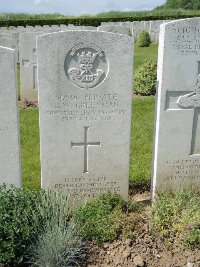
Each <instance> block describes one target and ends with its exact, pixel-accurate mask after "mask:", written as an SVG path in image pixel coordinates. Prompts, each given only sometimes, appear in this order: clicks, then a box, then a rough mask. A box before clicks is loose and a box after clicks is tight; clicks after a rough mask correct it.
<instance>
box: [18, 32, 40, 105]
mask: <svg viewBox="0 0 200 267" xmlns="http://www.w3.org/2000/svg"><path fill="white" fill-rule="evenodd" d="M41 34H42V32H26V33H20V35H19V57H20V97H21V100H22V101H24V100H28V101H37V100H38V87H37V54H36V36H38V35H41Z"/></svg>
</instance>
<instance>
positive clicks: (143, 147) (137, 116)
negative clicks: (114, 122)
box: [130, 97, 155, 184]
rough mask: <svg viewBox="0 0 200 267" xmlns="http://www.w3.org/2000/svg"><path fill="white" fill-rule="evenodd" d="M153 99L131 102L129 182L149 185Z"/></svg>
mask: <svg viewBox="0 0 200 267" xmlns="http://www.w3.org/2000/svg"><path fill="white" fill-rule="evenodd" d="M154 105H155V98H154V97H136V98H135V99H134V100H133V111H132V125H131V127H132V130H131V154H130V182H131V183H132V184H140V183H145V184H146V183H150V180H151V164H152V144H153V126H154Z"/></svg>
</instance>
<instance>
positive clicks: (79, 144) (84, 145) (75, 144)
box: [71, 126, 101, 173]
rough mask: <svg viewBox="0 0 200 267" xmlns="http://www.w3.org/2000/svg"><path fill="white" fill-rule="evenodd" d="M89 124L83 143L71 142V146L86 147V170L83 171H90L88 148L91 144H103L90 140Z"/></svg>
mask: <svg viewBox="0 0 200 267" xmlns="http://www.w3.org/2000/svg"><path fill="white" fill-rule="evenodd" d="M89 128H90V127H89V126H85V127H84V141H83V143H74V142H71V147H72V148H73V147H83V149H84V171H83V173H87V172H88V148H89V146H101V143H100V142H88V130H89Z"/></svg>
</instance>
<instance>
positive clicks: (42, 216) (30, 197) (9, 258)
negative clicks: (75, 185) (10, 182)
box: [0, 185, 84, 267]
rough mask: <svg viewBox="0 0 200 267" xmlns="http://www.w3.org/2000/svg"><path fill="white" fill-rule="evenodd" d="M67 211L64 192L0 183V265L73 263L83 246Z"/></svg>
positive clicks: (55, 265)
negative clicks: (19, 187) (8, 186)
mask: <svg viewBox="0 0 200 267" xmlns="http://www.w3.org/2000/svg"><path fill="white" fill-rule="evenodd" d="M69 214H70V210H69V207H68V201H67V196H66V195H62V194H59V193H53V192H50V191H49V192H46V191H44V190H37V191H36V190H34V191H33V190H30V189H18V188H15V187H10V188H7V187H6V186H5V185H3V186H0V265H1V264H3V265H4V266H19V265H20V266H21V265H22V264H24V263H26V262H27V261H28V260H30V259H31V261H32V263H33V264H34V265H35V266H40V267H41V266H48V264H50V263H54V264H53V265H49V266H54V267H60V266H64V265H61V262H71V263H73V264H75V263H77V262H78V260H79V258H80V257H83V250H84V247H83V242H82V240H81V238H80V237H79V235H78V231H77V229H76V228H75V226H74V225H73V222H68V220H69ZM72 226H73V227H72ZM51 238H52V240H50V239H51ZM56 238H57V239H56ZM50 241H51V242H50ZM47 245H48V247H47ZM50 250H51V253H50ZM33 251H34V252H35V253H34V257H33V255H32V252H33ZM39 252H41V254H40V253H39ZM47 253H48V254H47ZM57 257H59V259H58V258H57ZM45 260H46V261H45ZM37 263H39V264H38V265H37ZM43 263H45V264H44V265H42V264H43ZM67 266H69V265H67ZM71 266H76V265H71Z"/></svg>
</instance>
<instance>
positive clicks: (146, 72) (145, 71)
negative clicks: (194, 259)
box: [134, 60, 157, 96]
mask: <svg viewBox="0 0 200 267" xmlns="http://www.w3.org/2000/svg"><path fill="white" fill-rule="evenodd" d="M156 80H157V63H156V61H154V60H147V61H146V62H145V63H144V64H143V65H141V66H140V67H138V69H137V70H136V72H135V75H134V92H135V93H136V94H140V95H143V96H148V95H155V93H156Z"/></svg>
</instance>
